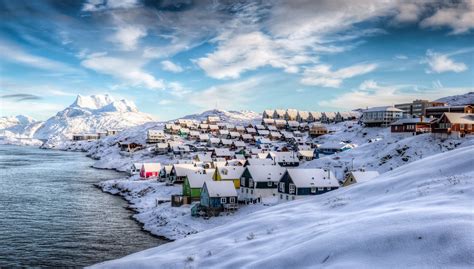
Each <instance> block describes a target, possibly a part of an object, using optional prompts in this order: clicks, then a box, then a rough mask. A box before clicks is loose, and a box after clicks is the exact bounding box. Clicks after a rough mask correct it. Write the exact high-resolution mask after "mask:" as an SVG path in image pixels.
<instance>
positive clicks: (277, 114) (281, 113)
mask: <svg viewBox="0 0 474 269" xmlns="http://www.w3.org/2000/svg"><path fill="white" fill-rule="evenodd" d="M285 114H286V111H285V110H284V109H275V110H274V111H273V118H274V119H281V120H284V119H285Z"/></svg>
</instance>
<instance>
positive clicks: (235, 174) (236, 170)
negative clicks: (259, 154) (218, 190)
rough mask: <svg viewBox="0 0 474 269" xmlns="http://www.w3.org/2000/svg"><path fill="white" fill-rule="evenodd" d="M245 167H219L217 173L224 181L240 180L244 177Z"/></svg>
mask: <svg viewBox="0 0 474 269" xmlns="http://www.w3.org/2000/svg"><path fill="white" fill-rule="evenodd" d="M244 169H245V168H244V167H242V166H219V167H217V171H218V172H219V175H220V176H221V178H222V179H238V178H240V177H241V176H242V173H243V172H244Z"/></svg>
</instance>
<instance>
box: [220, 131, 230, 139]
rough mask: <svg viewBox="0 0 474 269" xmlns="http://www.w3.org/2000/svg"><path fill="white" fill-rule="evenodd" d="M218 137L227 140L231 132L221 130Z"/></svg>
mask: <svg viewBox="0 0 474 269" xmlns="http://www.w3.org/2000/svg"><path fill="white" fill-rule="evenodd" d="M218 136H219V137H220V138H224V139H226V138H227V137H228V136H229V130H219V132H218Z"/></svg>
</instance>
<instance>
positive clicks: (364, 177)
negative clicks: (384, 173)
mask: <svg viewBox="0 0 474 269" xmlns="http://www.w3.org/2000/svg"><path fill="white" fill-rule="evenodd" d="M350 173H351V174H352V176H353V177H354V179H355V180H356V182H357V183H361V182H366V181H369V180H371V179H373V178H376V177H378V176H379V175H380V174H379V172H377V171H352V172H350Z"/></svg>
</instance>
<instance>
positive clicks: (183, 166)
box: [174, 163, 203, 177]
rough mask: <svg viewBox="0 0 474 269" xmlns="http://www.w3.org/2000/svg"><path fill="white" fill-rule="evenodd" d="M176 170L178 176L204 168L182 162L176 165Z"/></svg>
mask: <svg viewBox="0 0 474 269" xmlns="http://www.w3.org/2000/svg"><path fill="white" fill-rule="evenodd" d="M174 170H175V171H176V176H178V177H183V176H187V175H189V174H193V173H197V172H198V171H200V170H203V168H201V167H196V166H194V164H189V163H180V164H175V165H174Z"/></svg>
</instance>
